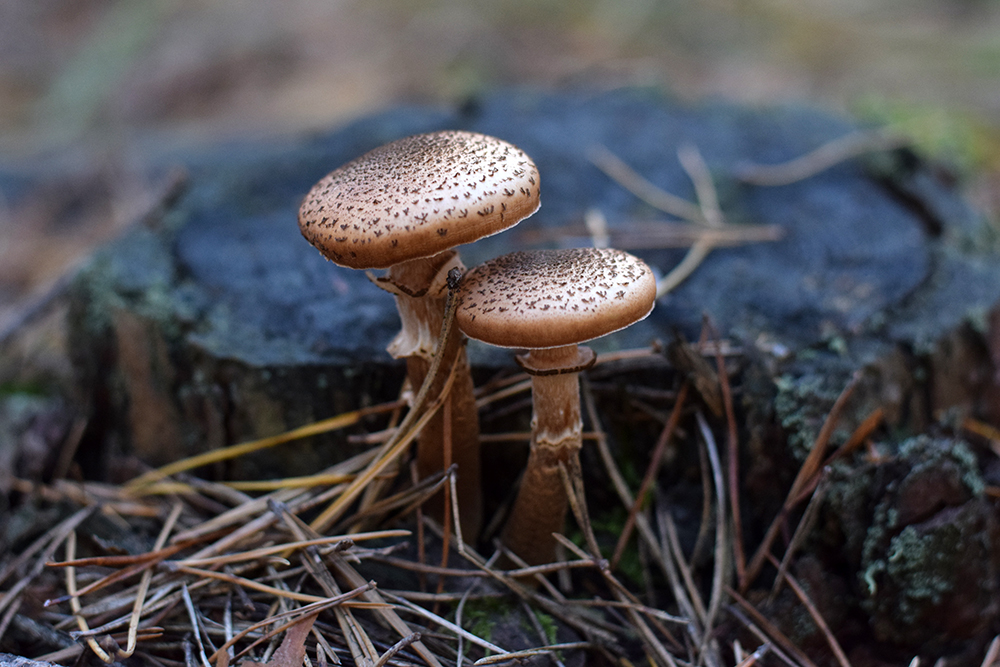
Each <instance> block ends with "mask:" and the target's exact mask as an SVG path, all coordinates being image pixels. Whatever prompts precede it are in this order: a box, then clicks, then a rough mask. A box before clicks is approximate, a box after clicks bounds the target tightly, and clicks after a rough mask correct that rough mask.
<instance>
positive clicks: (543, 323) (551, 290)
mask: <svg viewBox="0 0 1000 667" xmlns="http://www.w3.org/2000/svg"><path fill="white" fill-rule="evenodd" d="M459 298H460V301H459V306H458V310H457V312H456V315H455V322H456V324H457V325H458V326H459V328H461V329H462V331H463V332H465V334H466V335H467V336H469V337H470V338H475V339H477V340H481V341H483V342H486V343H490V344H492V345H497V346H500V347H511V348H527V350H528V352H527V353H526V354H523V355H519V356H518V357H517V361H518V364H520V366H521V367H522V368H523V369H524V370H525V371H527V372H528V373H529V374H530V375H531V376H532V377H531V399H532V418H531V422H532V435H531V451H530V453H529V455H528V464H527V467H526V468H525V472H524V477H523V478H522V480H521V487H520V489H519V490H518V494H517V497H516V499H515V500H514V506H513V508H512V509H511V512H510V516H509V518H508V519H507V524H506V525H505V527H504V530H503V534H502V538H501V539H502V541H503V543H504V544H505V545H506V547H507V548H508V549H510V550H511V551H513V552H514V553H515V554H517V555H518V556H519V557H521V558H522V559H524V560H525V561H527V562H528V563H529V564H532V565H538V564H541V563H545V562H549V561H551V560H552V559H553V558H554V555H555V544H556V542H555V538H553V537H552V533H555V532H561V531H562V526H563V521H564V519H565V515H566V509H567V504H568V498H567V495H566V493H565V490H564V489H565V486H564V484H563V481H562V475H561V473H560V470H559V469H560V467H565V468H566V469H567V472H569V473H571V474H573V473H575V472H577V471H578V469H579V452H580V448H581V445H582V431H583V425H582V422H581V419H580V387H579V382H578V374H579V372H580V371H582V370H584V369H586V368H588V367H590V366H591V365H592V364H593V363H594V361H595V358H596V357H595V354H594V352H593V351H592V350H591V349H590V348H588V347H585V346H580V345H578V344H579V343H582V342H584V341H588V340H591V339H594V338H598V337H600V336H604V335H606V334H609V333H611V332H613V331H616V330H618V329H623V328H625V327H627V326H629V325H631V324H633V323H635V322H637V321H639V320H641V319H643V318H645V317H646V316H647V315H648V314H649V313H650V311H651V310H652V309H653V302H654V300H655V299H656V280H655V278H654V276H653V272H652V271H651V270H650V269H649V267H648V266H646V264H645V263H644V262H643V261H642V260H640V259H638V258H637V257H634V256H632V255H629V254H628V253H625V252H622V251H620V250H612V249H593V248H578V249H571V250H536V251H524V252H514V253H511V254H508V255H503V256H501V257H498V258H496V259H493V260H490V261H488V262H486V263H485V264H482V265H481V266H478V267H476V268H475V269H473V270H471V271H469V272H468V273H467V274H466V275H465V277H464V278H463V279H462V284H461V286H460V287H459Z"/></svg>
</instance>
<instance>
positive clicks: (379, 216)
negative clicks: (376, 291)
mask: <svg viewBox="0 0 1000 667" xmlns="http://www.w3.org/2000/svg"><path fill="white" fill-rule="evenodd" d="M538 182H539V179H538V169H537V168H536V167H535V163H534V162H532V161H531V158H529V157H528V156H527V155H526V154H525V153H524V152H523V151H521V150H520V149H519V148H517V147H516V146H514V145H513V144H509V143H507V142H506V141H502V140H500V139H496V138H494V137H490V136H487V135H485V134H477V133H475V132H462V131H453V130H449V131H444V132H432V133H429V134H417V135H414V136H411V137H406V138H404V139H400V140H398V141H394V142H392V143H389V144H386V145H384V146H381V147H379V148H376V149H375V150H373V151H370V152H368V153H365V154H364V155H362V156H361V157H359V158H356V159H354V160H352V161H350V162H348V163H347V164H345V165H344V166H342V167H340V168H339V169H337V170H335V171H333V172H331V173H330V174H328V175H327V176H326V177H325V178H323V179H322V180H321V181H320V182H319V183H317V184H316V185H315V186H313V188H312V190H310V191H309V194H307V195H306V197H305V200H304V201H303V202H302V206H301V207H300V208H299V229H300V230H301V231H302V235H303V236H305V237H306V239H307V240H308V241H309V242H310V243H311V244H313V245H314V246H315V247H316V248H317V249H318V250H319V251H320V252H322V253H323V254H324V255H326V256H327V257H328V258H330V259H331V260H333V261H334V262H336V263H337V264H340V265H342V266H348V267H351V268H354V269H384V268H388V267H390V266H392V265H393V264H398V263H400V262H405V261H408V260H411V259H419V258H422V257H431V256H433V255H436V254H437V253H439V252H442V251H444V250H447V249H448V248H453V247H455V246H457V245H461V244H463V243H470V242H472V241H475V240H476V239H480V238H483V237H485V236H490V235H492V234H496V233H497V232H500V231H503V230H504V229H507V228H508V227H512V226H514V225H516V224H517V223H518V222H520V221H521V220H523V219H524V218H526V217H528V216H529V215H531V214H532V213H534V212H535V211H537V210H538V206H539V199H538Z"/></svg>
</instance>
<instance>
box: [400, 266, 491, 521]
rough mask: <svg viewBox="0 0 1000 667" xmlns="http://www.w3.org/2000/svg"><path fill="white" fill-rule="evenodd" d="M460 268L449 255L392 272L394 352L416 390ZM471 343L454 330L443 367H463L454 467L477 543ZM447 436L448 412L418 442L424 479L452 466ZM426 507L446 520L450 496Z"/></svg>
mask: <svg viewBox="0 0 1000 667" xmlns="http://www.w3.org/2000/svg"><path fill="white" fill-rule="evenodd" d="M456 265H457V266H460V267H461V261H460V260H458V254H457V253H456V252H455V251H453V250H449V251H446V252H443V253H439V254H437V255H435V256H433V257H429V258H423V259H416V260H411V261H409V262H403V263H401V264H397V265H395V266H393V267H392V268H390V269H389V273H388V276H387V278H388V282H389V283H390V284H391V285H392V286H393V287H395V288H396V289H395V290H393V291H394V293H395V297H396V307H397V310H398V311H399V316H400V319H401V321H402V328H401V330H400V332H399V334H398V335H397V336H396V338H395V339H393V341H392V343H391V344H390V345H389V348H388V350H389V353H390V354H391V355H392V356H393V357H396V358H405V359H406V373H407V377H408V379H409V381H410V386H411V387H414V388H417V387H420V386H421V385H422V384H423V382H424V378H425V377H426V376H427V371H428V369H429V368H430V364H431V360H432V359H433V358H434V353H435V351H436V347H437V343H438V336H439V334H440V332H441V324H442V323H443V321H444V310H445V303H446V301H447V293H446V291H445V284H446V283H445V276H446V275H447V273H448V271H449V270H450V269H451V268H453V267H455V266H456ZM411 295H414V296H411ZM465 340H466V339H465V336H464V335H462V333H461V332H460V331H458V329H457V327H455V328H453V329H452V333H451V335H450V336H449V337H448V339H447V340H446V341H444V342H443V345H442V347H443V349H442V351H441V353H442V355H443V356H442V358H441V363H442V364H443V368H448V367H449V366H450V365H451V364H455V365H456V367H457V368H456V370H455V380H454V383H453V384H452V387H451V401H452V407H451V423H450V426H451V428H450V431H451V461H450V463H455V464H457V465H458V479H457V481H456V488H457V495H458V506H459V511H460V512H461V524H462V534H463V536H464V538H465V539H466V540H468V541H475V539H476V536H477V535H478V534H479V530H480V527H481V525H482V491H481V488H480V462H479V417H478V412H477V409H476V400H475V396H474V387H473V383H472V374H471V371H470V368H469V361H468V358H467V356H466V354H465ZM447 377H448V373H439V374H438V380H437V384H436V385H435V386H432V387H431V388H430V392H431V394H430V395H432V396H435V395H437V393H439V392H440V391H441V388H442V387H443V385H444V382H445V380H446V379H447ZM444 433H445V424H444V412H443V411H442V412H439V413H438V414H436V415H435V416H434V417H433V418H432V419H431V420H430V421H429V422H428V423H427V424H426V425H425V426H424V428H423V430H422V431H421V432H420V435H419V436H418V437H417V472H418V474H419V475H420V477H421V479H422V478H424V477H427V476H429V475H432V474H434V473H436V472H440V471H442V470H444V469H446V468H447V467H448V465H446V463H447V462H446V461H445V452H444V449H445V447H444ZM425 508H426V509H427V511H429V512H430V513H431V515H432V516H434V517H436V518H437V519H438V520H441V519H442V518H443V517H444V493H443V492H441V493H438V494H436V495H435V496H433V497H432V498H431V499H429V500H428V502H427V503H425Z"/></svg>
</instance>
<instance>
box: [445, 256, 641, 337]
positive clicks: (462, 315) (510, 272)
mask: <svg viewBox="0 0 1000 667" xmlns="http://www.w3.org/2000/svg"><path fill="white" fill-rule="evenodd" d="M459 297H460V299H461V301H460V302H459V306H458V310H457V311H456V314H455V318H456V320H455V321H456V323H457V324H458V326H459V327H460V328H461V329H462V331H464V332H465V334H466V335H467V336H469V337H470V338H475V339H477V340H481V341H483V342H486V343H490V344H492V345H498V346H500V347H517V348H547V347H557V346H561V345H572V344H574V343H582V342H584V341H588V340H591V339H593V338H599V337H600V336H604V335H605V334H609V333H611V332H613V331H617V330H618V329H623V328H625V327H627V326H629V325H630V324H632V323H634V322H638V321H639V320H641V319H643V318H644V317H646V316H647V315H648V314H649V313H650V311H651V310H652V309H653V302H654V301H655V300H656V279H655V277H654V276H653V272H652V271H651V270H650V268H649V267H648V266H647V265H646V263H645V262H643V261H642V260H641V259H639V258H637V257H634V256H632V255H630V254H628V253H626V252H622V251H621V250H613V249H594V248H576V249H571V250H533V251H522V252H513V253H510V254H508V255H503V256H501V257H497V258H496V259H492V260H490V261H488V262H486V263H484V264H481V265H480V266H478V267H476V268H475V269H473V270H471V271H469V272H468V273H467V274H466V275H465V277H464V278H463V279H462V283H461V286H460V287H459Z"/></svg>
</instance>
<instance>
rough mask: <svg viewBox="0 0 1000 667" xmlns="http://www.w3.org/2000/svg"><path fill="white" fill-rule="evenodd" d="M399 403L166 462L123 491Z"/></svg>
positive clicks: (329, 428) (343, 425)
mask: <svg viewBox="0 0 1000 667" xmlns="http://www.w3.org/2000/svg"><path fill="white" fill-rule="evenodd" d="M398 403H399V401H395V402H393V403H384V404H382V405H375V406H372V407H369V408H362V409H360V410H352V411H350V412H345V413H343V414H340V415H337V416H336V417H330V418H329V419H324V420H322V421H318V422H316V423H313V424H308V425H306V426H302V427H299V428H296V429H292V430H291V431H286V432H284V433H280V434H278V435H273V436H270V437H267V438H260V439H258V440H251V441H249V442H243V443H239V444H236V445H230V446H228V447H223V448H221V449H213V450H212V451H210V452H205V453H204V454H198V455H196V456H190V457H188V458H186V459H181V460H180V461H174V462H173V463H169V464H167V465H165V466H162V467H160V468H157V469H156V470H151V471H149V472H147V473H144V474H142V475H140V476H138V477H136V478H135V479H133V480H131V481H130V482H129V483H128V484H127V485H126V486H125V488H126V490H129V491H132V492H139V491H140V490H141V489H142V487H144V486H146V485H147V484H151V483H152V482H156V481H159V480H161V479H163V478H165V477H169V476H170V475H175V474H177V473H179V472H185V471H188V470H192V469H194V468H200V467H202V466H205V465H210V464H212V463H218V462H220V461H228V460H229V459H234V458H238V457H240V456H244V455H246V454H250V453H253V452H257V451H260V450H262V449H268V448H270V447H275V446H277V445H282V444H284V443H286V442H291V441H293V440H301V439H302V438H307V437H309V436H312V435H319V434H321V433H329V432H330V431H336V430H339V429H342V428H346V427H348V426H353V425H354V424H357V423H358V422H359V421H361V419H362V418H364V417H367V416H368V415H372V414H378V413H380V412H388V411H389V410H394V409H395V408H396V407H397V404H398Z"/></svg>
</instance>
